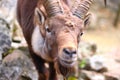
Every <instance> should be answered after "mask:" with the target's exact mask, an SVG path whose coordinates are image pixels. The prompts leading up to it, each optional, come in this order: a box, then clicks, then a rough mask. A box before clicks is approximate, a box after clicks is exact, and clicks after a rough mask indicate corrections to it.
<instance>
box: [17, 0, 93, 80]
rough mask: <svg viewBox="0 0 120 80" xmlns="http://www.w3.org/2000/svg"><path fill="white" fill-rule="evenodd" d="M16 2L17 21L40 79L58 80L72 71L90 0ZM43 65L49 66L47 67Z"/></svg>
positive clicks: (23, 0)
mask: <svg viewBox="0 0 120 80" xmlns="http://www.w3.org/2000/svg"><path fill="white" fill-rule="evenodd" d="M68 1H70V0H18V4H17V19H18V22H19V24H20V26H21V28H22V31H23V34H24V37H25V39H26V41H27V44H28V48H29V52H30V54H31V57H32V59H33V62H34V64H35V66H36V69H37V71H38V74H39V80H58V79H57V74H61V75H63V76H64V77H68V76H69V75H72V74H73V73H74V72H75V68H74V67H75V64H76V61H77V49H78V48H77V46H78V43H79V42H80V37H81V35H82V34H83V30H84V26H86V24H87V22H88V19H89V17H86V16H87V13H88V10H89V7H90V4H91V3H92V2H93V0H81V1H79V0H78V2H79V3H78V5H75V6H73V8H70V7H69V4H68ZM45 63H48V64H49V67H48V68H46V66H45Z"/></svg>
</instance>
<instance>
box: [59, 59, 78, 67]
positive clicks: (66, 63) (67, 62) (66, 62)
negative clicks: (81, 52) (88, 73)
mask: <svg viewBox="0 0 120 80" xmlns="http://www.w3.org/2000/svg"><path fill="white" fill-rule="evenodd" d="M76 61H77V58H74V59H63V58H59V62H60V64H61V65H62V66H66V67H72V66H74V65H75V64H76Z"/></svg>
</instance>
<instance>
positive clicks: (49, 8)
mask: <svg viewBox="0 0 120 80" xmlns="http://www.w3.org/2000/svg"><path fill="white" fill-rule="evenodd" d="M44 6H45V9H46V12H47V15H48V17H51V16H54V15H56V14H58V13H63V9H62V7H61V4H60V1H59V0H46V1H45V3H44Z"/></svg>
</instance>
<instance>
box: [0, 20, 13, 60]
mask: <svg viewBox="0 0 120 80" xmlns="http://www.w3.org/2000/svg"><path fill="white" fill-rule="evenodd" d="M10 48H11V37H10V29H9V25H8V24H7V23H6V22H5V20H4V19H0V60H2V55H3V54H4V53H6V52H7V51H8V50H9V49H10Z"/></svg>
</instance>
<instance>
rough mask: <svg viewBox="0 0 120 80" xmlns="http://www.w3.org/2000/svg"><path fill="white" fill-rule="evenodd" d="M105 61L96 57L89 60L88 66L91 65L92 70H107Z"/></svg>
mask: <svg viewBox="0 0 120 80" xmlns="http://www.w3.org/2000/svg"><path fill="white" fill-rule="evenodd" d="M104 60H105V58H104V57H102V56H100V55H94V56H92V57H91V58H89V59H88V64H89V65H90V67H91V69H92V70H95V71H100V70H103V69H107V68H106V65H105V61H104Z"/></svg>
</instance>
